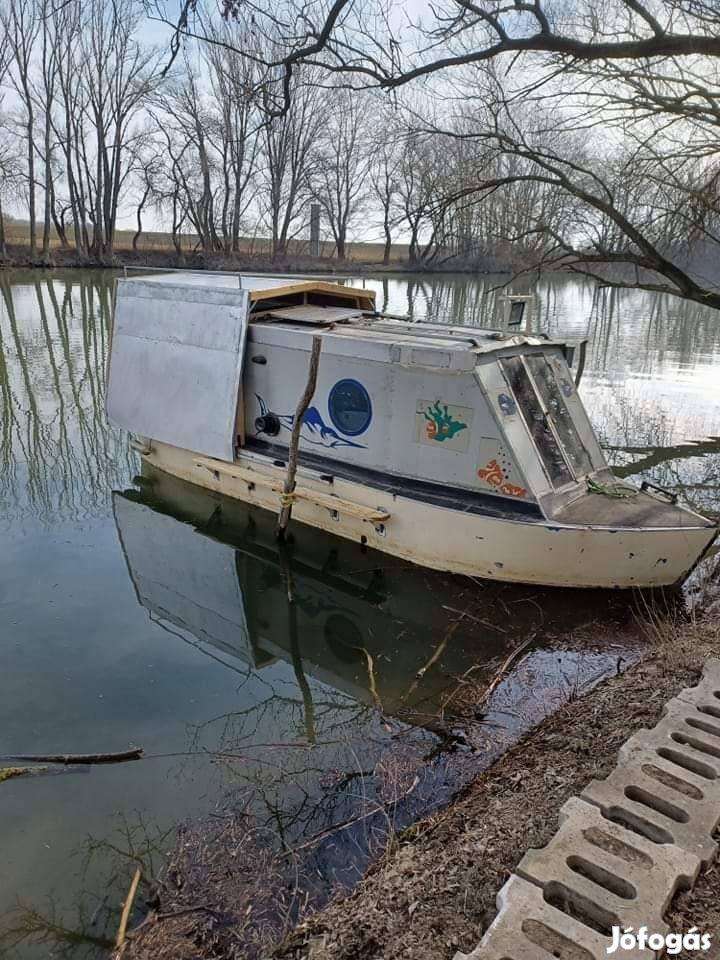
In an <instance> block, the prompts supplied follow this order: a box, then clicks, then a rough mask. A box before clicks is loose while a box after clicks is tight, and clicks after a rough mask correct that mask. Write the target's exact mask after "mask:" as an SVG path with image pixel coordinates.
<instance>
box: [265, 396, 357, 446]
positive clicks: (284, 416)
mask: <svg viewBox="0 0 720 960" xmlns="http://www.w3.org/2000/svg"><path fill="white" fill-rule="evenodd" d="M255 397H256V399H257V402H258V403H259V404H260V413H261V414H262V416H265V414H266V413H268V412H269V411H268V407H267V404H266V403H265V401H264V400H263V398H262V397H261V396H260V394H259V393H256V394H255ZM275 416H276V417H277V418H278V420H279V421H280V424H281V426H283V427H284V428H285V429H286V430H292V428H293V423H294V421H295V414H294V413H277V414H275ZM300 436H301V438H302V439H303V440H305V441H306V442H307V443H312V444H314V445H315V446H319V447H327V448H334V447H359V448H360V449H361V450H364V449H366V446H365V444H364V443H354V442H353V441H352V440H348V439H347V438H346V437H343V436H341V435H340V434H339V433H338V432H337V430H335V429H334V428H333V427H329V426H328V425H327V424H326V423H325V421H324V420H323V418H322V414H321V413H320V411H319V410H318V408H317V407H308V408H307V410H306V411H305V416H304V417H303V425H302V430H301V431H300Z"/></svg>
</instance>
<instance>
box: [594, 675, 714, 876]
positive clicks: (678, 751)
mask: <svg viewBox="0 0 720 960" xmlns="http://www.w3.org/2000/svg"><path fill="white" fill-rule="evenodd" d="M696 689H697V688H696ZM717 702H718V704H719V705H720V700H718V701H717ZM700 706H702V703H701V704H700ZM713 730H714V731H715V732H712V731H713ZM582 796H583V797H584V798H585V799H586V800H588V801H590V802H591V803H595V804H597V805H598V806H599V807H601V809H602V810H603V812H604V813H605V815H606V816H609V817H610V818H611V819H616V820H617V819H620V820H622V821H624V822H625V823H626V824H629V825H630V826H632V827H633V828H634V829H636V830H639V831H640V832H641V833H644V834H645V835H646V836H648V837H650V838H652V839H654V840H656V841H657V842H659V843H673V844H675V845H676V846H679V847H682V848H683V849H684V850H687V851H689V852H691V853H694V854H697V855H698V856H699V857H700V858H701V859H702V861H703V862H704V863H706V864H707V863H710V862H711V861H712V859H713V858H714V856H715V854H716V852H717V844H716V843H715V841H714V840H713V839H712V835H713V833H714V832H715V830H716V828H717V827H718V824H720V719H717V720H716V719H714V718H712V717H710V715H708V714H705V713H703V712H701V711H700V710H699V709H698V705H697V704H696V703H694V702H691V701H690V700H685V699H680V698H679V697H676V698H675V699H674V700H671V701H670V702H669V703H668V704H667V706H666V708H665V712H664V715H663V717H662V719H661V720H660V722H659V723H658V724H657V726H655V727H654V728H653V729H652V730H641V731H639V733H637V734H635V736H633V737H631V738H630V740H628V741H627V743H625V744H624V745H623V747H622V748H621V749H620V753H619V758H618V764H617V766H616V768H615V769H614V770H613V772H612V773H611V774H610V776H609V777H607V779H606V780H602V781H598V780H593V781H592V782H591V783H590V784H588V786H587V787H586V788H585V789H584V790H583V792H582Z"/></svg>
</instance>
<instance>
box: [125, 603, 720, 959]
mask: <svg viewBox="0 0 720 960" xmlns="http://www.w3.org/2000/svg"><path fill="white" fill-rule="evenodd" d="M640 629H642V630H643V631H644V632H645V633H646V635H647V636H648V638H649V639H650V640H651V642H652V647H651V649H650V650H649V652H648V654H647V656H646V657H645V658H644V659H643V661H642V662H640V663H637V664H636V665H634V666H631V667H630V668H629V669H627V670H626V671H625V672H624V673H621V674H618V675H617V676H615V677H612V678H611V679H608V680H606V681H605V682H603V683H601V684H600V685H599V686H597V687H596V688H595V689H594V690H592V691H591V692H590V693H587V694H585V695H584V696H579V697H577V698H573V699H571V700H570V702H568V703H567V704H566V706H565V707H564V708H562V709H561V710H559V711H558V712H557V713H555V714H554V715H553V716H551V717H550V718H548V719H547V720H545V721H544V722H543V723H542V724H541V725H540V726H539V727H537V728H536V729H535V730H534V731H533V732H531V733H530V734H528V735H527V736H526V737H525V738H524V739H523V740H522V741H521V742H520V743H518V744H517V745H516V746H514V747H513V748H511V749H510V750H509V751H508V752H507V753H505V755H504V756H502V757H501V758H500V759H499V760H498V761H497V762H496V763H495V764H494V765H493V766H492V767H491V768H490V769H488V770H487V771H485V772H484V773H482V774H480V776H479V777H477V778H476V779H475V780H474V781H473V782H472V783H471V784H469V785H468V786H467V787H466V788H465V789H464V790H462V791H461V793H460V794H459V795H458V797H457V798H456V799H455V801H454V802H453V803H452V804H451V805H450V806H449V807H447V808H446V809H445V810H444V811H442V812H440V813H438V814H436V815H434V816H430V817H427V818H425V819H424V820H421V821H419V822H418V823H416V824H414V825H413V826H411V827H409V828H408V829H406V830H404V831H403V832H401V833H400V834H399V835H397V836H396V837H394V838H393V839H392V841H391V842H390V843H389V845H388V847H387V849H386V851H385V853H384V855H383V856H381V857H380V858H379V859H378V860H377V861H376V862H375V864H374V865H373V866H372V867H371V868H370V870H369V871H368V873H367V875H366V876H365V878H364V879H363V881H362V882H361V883H360V884H359V885H358V886H357V888H356V889H355V890H354V892H353V893H351V894H350V895H349V896H346V897H344V898H338V899H336V900H335V901H334V902H332V903H331V904H330V905H328V906H327V907H326V908H325V909H324V910H322V911H320V912H319V913H318V914H317V915H316V916H314V917H312V918H310V919H308V920H306V921H305V922H303V923H301V924H300V925H299V926H297V927H296V928H295V929H294V930H293V931H292V932H290V933H289V934H288V935H287V936H286V938H285V939H284V941H283V943H282V944H281V945H280V946H278V947H276V948H275V949H274V952H272V956H273V957H274V958H276V960H330V958H332V960H396V958H397V960H401V958H403V960H405V958H410V957H411V958H412V960H451V958H452V957H453V956H454V954H455V952H456V951H457V950H462V951H465V952H469V951H470V950H472V949H473V948H474V947H475V946H476V945H477V943H478V941H479V940H480V938H481V937H482V934H483V932H484V930H485V929H486V928H487V926H488V925H489V923H490V922H491V920H492V918H493V916H494V912H495V896H496V893H497V891H498V890H499V889H500V887H501V886H502V885H503V883H504V881H505V879H506V878H507V876H508V875H509V874H510V873H511V872H512V871H513V869H514V867H515V865H516V864H517V862H518V861H519V860H520V859H521V857H522V856H523V854H524V852H525V850H526V849H527V848H528V847H537V846H542V845H544V844H545V843H546V842H547V841H548V840H549V839H550V837H551V836H552V834H553V833H554V832H555V830H556V827H557V814H558V811H559V809H560V807H561V806H562V805H563V804H564V803H565V801H566V800H567V799H568V798H569V797H571V796H572V795H574V794H576V793H579V792H580V790H581V789H582V788H583V787H584V785H585V784H586V783H587V782H588V781H589V780H590V779H592V778H593V777H604V776H606V775H607V774H608V773H609V772H610V770H611V769H612V767H613V765H614V764H615V762H616V758H617V751H618V749H619V747H620V746H621V745H622V744H623V743H624V741H625V740H626V739H627V738H628V737H629V736H630V735H631V734H632V733H633V732H634V731H635V730H637V729H639V728H640V727H651V726H653V725H654V724H655V723H656V722H657V720H658V718H659V716H660V713H661V711H662V708H663V705H664V704H665V703H666V701H667V700H669V699H670V698H671V697H673V696H675V695H676V694H677V692H678V691H679V690H680V689H681V688H682V687H685V686H688V685H692V684H694V683H695V682H696V680H697V678H698V676H699V674H700V671H701V669H702V664H703V662H704V661H705V659H706V658H707V657H708V656H718V655H720V622H718V619H717V617H709V616H708V617H706V618H705V619H703V620H701V621H694V622H687V621H680V620H672V619H671V620H670V621H667V620H650V621H647V622H645V623H643V624H641V625H640ZM195 839H197V838H195ZM184 842H185V846H184V847H183V848H182V851H181V855H178V854H177V853H176V855H175V856H174V858H173V860H172V868H171V871H170V874H169V882H167V881H166V883H165V884H164V885H163V887H162V890H161V903H160V904H159V912H158V913H156V914H153V912H151V913H150V914H149V916H148V917H147V918H146V920H145V922H144V924H143V925H142V927H141V928H140V929H139V930H138V931H137V932H136V933H135V934H133V935H132V936H131V937H130V940H129V942H128V944H127V947H126V950H125V954H124V956H125V960H150V958H153V960H162V958H165V957H167V958H169V957H173V958H179V960H182V958H185V957H187V958H190V957H196V956H203V957H208V958H210V957H212V958H233V960H235V958H240V957H241V956H244V955H245V953H244V947H242V946H241V945H240V938H239V937H238V936H237V932H236V931H235V930H234V929H233V926H232V925H229V926H228V925H226V922H224V918H225V919H226V917H227V914H225V913H224V907H225V906H226V905H227V903H228V902H229V894H230V891H229V890H228V888H227V881H226V880H225V879H222V878H221V874H222V870H220V871H218V870H217V869H215V870H207V869H206V870H203V869H198V865H197V864H196V863H195V858H194V856H193V851H192V844H193V838H185V841H184ZM181 847H182V844H181ZM200 849H202V851H203V853H204V854H205V855H207V853H208V851H209V849H210V848H209V847H208V846H207V845H204V844H201V846H200ZM215 856H218V853H217V850H216V852H215ZM220 859H221V860H222V855H220ZM191 864H192V865H193V867H192V869H190V865H191ZM218 865H219V864H218ZM246 872H247V871H246ZM208 878H210V882H209V884H208V883H207V880H208ZM187 881H189V882H187ZM247 882H249V881H247ZM719 895H720V875H719V874H718V871H717V869H710V870H709V871H708V872H707V875H706V876H705V877H703V878H702V879H701V881H700V882H699V884H698V886H697V887H696V891H695V892H694V893H693V894H692V896H690V897H684V898H680V899H678V901H677V903H676V904H675V905H674V906H673V913H672V919H673V924H674V928H675V929H683V928H686V927H689V926H692V925H693V924H695V925H696V926H699V927H701V929H703V930H706V931H707V932H710V933H713V932H715V931H717V937H716V942H720V922H719V921H720V911H718V908H717V903H718V900H719V899H720V896H719ZM213 898H215V902H213ZM176 911H183V912H182V913H180V914H176V915H174V916H173V914H175V913H176ZM185 911H189V912H185ZM158 917H159V919H158ZM198 951H199V952H198Z"/></svg>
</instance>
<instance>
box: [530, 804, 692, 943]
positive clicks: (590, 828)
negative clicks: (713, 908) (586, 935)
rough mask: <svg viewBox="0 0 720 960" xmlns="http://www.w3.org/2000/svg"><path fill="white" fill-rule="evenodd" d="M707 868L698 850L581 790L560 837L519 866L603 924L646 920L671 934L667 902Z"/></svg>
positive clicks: (563, 814) (564, 814) (563, 816)
mask: <svg viewBox="0 0 720 960" xmlns="http://www.w3.org/2000/svg"><path fill="white" fill-rule="evenodd" d="M699 869H700V858H699V857H698V856H696V855H694V854H691V853H688V852H687V851H685V850H681V849H680V848H679V847H676V846H673V845H658V844H656V843H653V842H652V841H650V840H648V839H646V838H645V837H642V836H639V835H638V834H636V833H633V832H632V831H630V830H627V829H625V828H624V827H622V826H620V825H618V824H617V823H613V822H612V821H611V820H608V819H606V818H605V817H604V816H603V814H602V812H601V810H600V809H599V808H598V807H594V806H592V805H591V804H589V803H585V802H584V801H583V800H580V799H578V798H577V797H573V798H572V799H571V800H568V802H567V803H566V804H565V806H564V807H563V808H562V810H561V811H560V828H559V830H558V831H557V833H556V834H555V836H554V837H553V838H552V840H551V841H550V842H549V843H548V844H547V846H545V847H543V848H542V849H539V850H528V852H527V853H526V854H525V856H524V857H523V859H522V860H521V861H520V863H519V864H518V867H517V869H516V871H515V872H516V873H517V874H518V876H520V877H522V878H524V879H525V880H529V881H530V882H531V883H536V884H538V885H539V886H541V887H543V889H544V891H545V895H546V897H547V896H552V897H553V898H554V899H557V898H560V899H561V900H564V901H566V902H567V903H568V905H569V907H570V908H571V909H572V910H573V911H574V912H575V914H576V915H577V916H580V915H584V916H586V917H588V918H589V921H590V922H594V923H595V924H596V925H598V926H599V927H601V928H607V929H610V928H612V927H614V926H617V927H634V928H635V929H636V930H637V929H638V928H639V927H642V926H643V925H644V926H647V927H649V928H650V929H651V930H652V931H654V932H656V933H663V934H664V933H666V932H667V930H668V927H667V924H666V923H665V921H664V920H663V914H664V912H665V909H666V907H667V906H668V904H669V903H670V901H671V900H672V898H673V895H674V894H675V892H676V890H678V889H687V888H688V887H691V886H692V884H693V882H694V880H695V877H696V876H697V874H698V871H699Z"/></svg>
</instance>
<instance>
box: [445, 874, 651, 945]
mask: <svg viewBox="0 0 720 960" xmlns="http://www.w3.org/2000/svg"><path fill="white" fill-rule="evenodd" d="M497 904H498V911H499V912H498V915H497V917H496V918H495V920H494V921H493V923H492V925H491V926H490V927H489V928H488V929H487V931H486V933H485V936H484V937H483V938H482V940H481V942H480V944H479V945H478V946H477V947H476V948H475V950H473V951H472V953H468V954H465V953H456V954H455V958H454V960H553V958H557V960H607V958H608V953H607V948H608V946H610V945H611V943H612V941H611V940H610V938H609V937H607V936H605V935H603V934H601V933H598V932H597V931H596V930H593V929H591V928H590V927H587V926H585V924H583V923H581V922H580V921H579V920H577V919H576V918H575V917H572V916H570V915H569V914H567V913H564V912H563V911H561V910H558V909H557V908H556V907H554V906H552V905H551V904H549V903H547V902H546V901H545V898H544V896H543V891H542V889H541V888H540V887H538V886H536V885H535V884H533V883H529V882H528V881H527V880H523V879H521V878H520V877H517V876H512V877H510V879H509V880H508V882H507V883H506V884H505V886H504V887H503V888H502V890H500V892H499V893H498V896H497ZM615 956H617V957H620V956H621V957H622V958H623V960H655V956H656V954H655V951H653V950H649V949H645V950H640V949H638V948H636V949H635V950H623V951H622V952H620V951H618V952H617V953H616V954H615Z"/></svg>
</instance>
